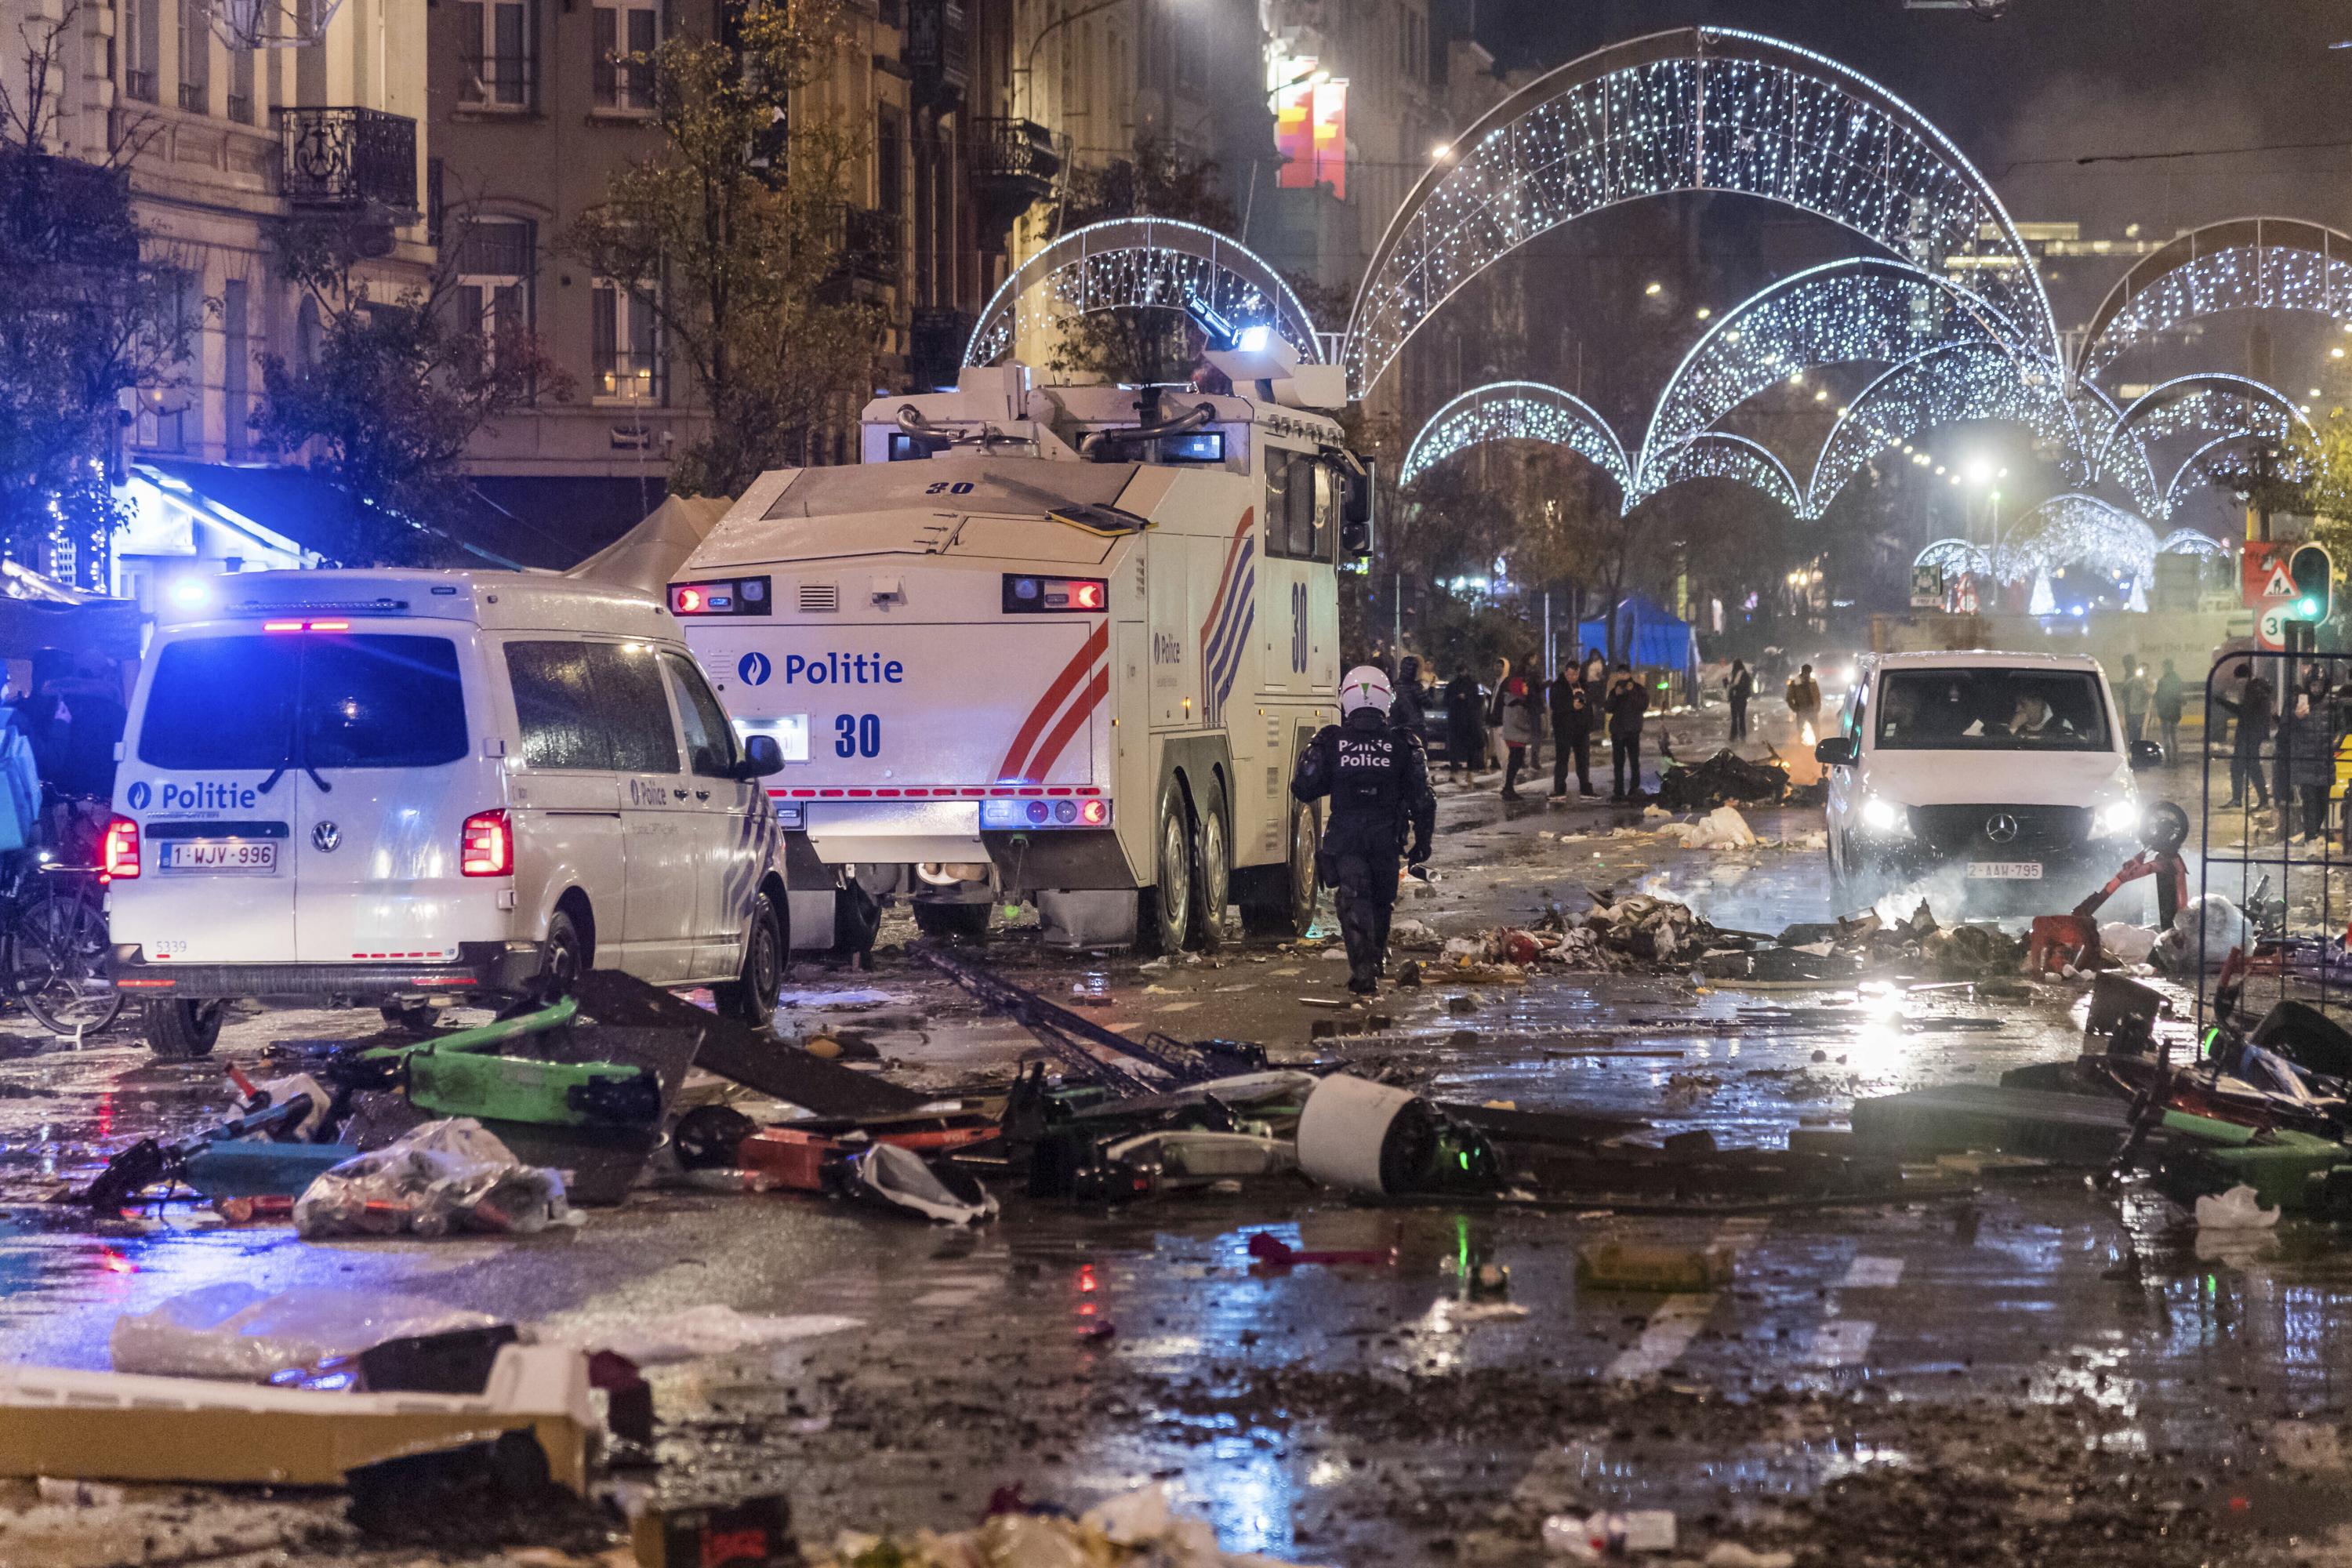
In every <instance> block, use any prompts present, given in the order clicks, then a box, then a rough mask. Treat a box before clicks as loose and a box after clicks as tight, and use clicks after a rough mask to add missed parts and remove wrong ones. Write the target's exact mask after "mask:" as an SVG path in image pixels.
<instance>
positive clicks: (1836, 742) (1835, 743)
mask: <svg viewBox="0 0 2352 1568" xmlns="http://www.w3.org/2000/svg"><path fill="white" fill-rule="evenodd" d="M1861 756H1862V751H1861V748H1859V747H1857V746H1856V745H1855V744H1854V743H1853V740H1852V738H1851V737H1849V736H1845V735H1832V736H1831V737H1830V738H1829V739H1828V740H1826V741H1823V742H1822V743H1821V744H1819V745H1817V746H1815V747H1814V748H1813V761H1815V762H1817V763H1821V764H1822V765H1823V766H1824V767H1832V768H1850V767H1852V766H1853V764H1854V763H1855V762H1857V761H1858V760H1860V758H1861Z"/></svg>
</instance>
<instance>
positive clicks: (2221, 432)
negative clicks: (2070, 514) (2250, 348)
mask: <svg viewBox="0 0 2352 1568" xmlns="http://www.w3.org/2000/svg"><path fill="white" fill-rule="evenodd" d="M2298 426H2300V427H2301V429H2302V431H2303V433H2304V434H2305V435H2309V434H2310V433H2311V421H2310V420H2309V419H2307V418H2306V417H2305V416H2304V412H2303V410H2302V409H2301V408H2299V407H2297V406H2296V405H2295V401H2294V399H2293V398H2292V397H2289V396H2288V395H2286V394H2285V393H2284V392H2281V391H2280V390H2279V389H2278V388H2277V387H2274V386H2271V385H2268V384H2264V383H2263V382H2259V381H2256V380H2254V379H2253V378H2252V377H2251V376H2243V375H2232V374H2229V373H2227V372H2225V371H2210V372H2205V373H2203V374H2196V375H2182V376H2176V377H2174V378H2173V379H2172V380H2170V381H2168V382H2164V383H2162V384H2159V385H2157V386H2152V387H2150V388H2148V390H2147V392H2145V393H2143V394H2141V395H2139V396H2138V397H2136V398H2134V399H2133V400H2132V403H2131V405H2130V406H2129V407H2127V408H2126V409H2125V410H2124V411H2123V412H2122V414H2121V415H2120V416H2118V417H2117V419H2116V428H2115V432H2114V434H2113V435H2111V436H2110V437H2108V439H2107V445H2106V446H2105V447H2104V448H2103V449H2102V450H2101V451H2100V453H2099V458H2098V463H2097V465H2096V467H2097V468H2098V470H2099V471H2101V472H2105V469H2106V467H2107V465H2108V463H2109V461H2110V460H2111V459H2112V458H2114V456H2115V455H2116V446H2117V443H2119V442H2122V441H2125V440H2130V439H2136V440H2137V441H2138V442H2139V444H2140V445H2141V446H2143V447H2152V446H2154V445H2156V444H2157V443H2158V442H2161V441H2168V440H2172V439H2174V438H2176V437H2181V436H2189V435H2196V436H2206V437H2211V436H2220V437H2222V438H2224V439H2234V438H2237V437H2248V436H2260V437H2267V438H2269V439H2271V440H2274V441H2284V440H2287V439H2288V438H2290V437H2292V436H2293V435H2294V433H2295V430H2296V428H2297V427H2298Z"/></svg>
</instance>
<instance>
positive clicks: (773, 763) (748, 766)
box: [735, 735, 784, 779]
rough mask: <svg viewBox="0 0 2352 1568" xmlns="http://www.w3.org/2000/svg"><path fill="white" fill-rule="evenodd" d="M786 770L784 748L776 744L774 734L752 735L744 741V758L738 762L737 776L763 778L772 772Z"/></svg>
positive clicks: (741, 777)
mask: <svg viewBox="0 0 2352 1568" xmlns="http://www.w3.org/2000/svg"><path fill="white" fill-rule="evenodd" d="M783 771H784V749H783V748H782V746H779V745H778V744H776V738H775V737H774V736H773V735H751V736H748V737H746V738H745V740H744V742H743V760H742V762H741V763H739V764H737V766H736V769H735V776H736V777H737V778H740V779H763V778H766V777H767V776H768V775H769V774H770V773H782V772H783Z"/></svg>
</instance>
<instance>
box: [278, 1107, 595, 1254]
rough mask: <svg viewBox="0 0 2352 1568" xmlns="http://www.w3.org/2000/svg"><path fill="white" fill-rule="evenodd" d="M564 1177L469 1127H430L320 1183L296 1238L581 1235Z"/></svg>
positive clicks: (297, 1214) (303, 1210) (302, 1203)
mask: <svg viewBox="0 0 2352 1568" xmlns="http://www.w3.org/2000/svg"><path fill="white" fill-rule="evenodd" d="M578 1223H580V1216H579V1215H577V1214H576V1213H575V1211H574V1210H573V1209H572V1206H571V1205H570V1204H568V1203H566V1202H565V1201H564V1196H563V1177H562V1175H561V1174H560V1173H557V1172H555V1171H552V1170H549V1169H546V1168H544V1167H541V1166H534V1165H526V1164H524V1163H522V1162H521V1161H520V1160H518V1159H516V1158H515V1157H514V1154H513V1152H511V1151H509V1149H508V1148H507V1146H506V1145H505V1144H504V1143H501V1142H499V1140H498V1137H497V1136H496V1135H495V1134H494V1133H491V1132H489V1131H486V1130H485V1129H484V1128H483V1127H482V1124H481V1123H480V1122H478V1121H474V1120H472V1119H471V1118H469V1117H460V1118H458V1119H456V1120H454V1121H428V1122H426V1123H425V1125H424V1126H422V1127H419V1128H417V1129H416V1130H415V1131H413V1132H410V1133H408V1134H407V1135H406V1136H404V1137H403V1138H401V1139H399V1140H398V1141H397V1142H394V1143H391V1144H389V1145H387V1146H386V1147H384V1148H382V1149H379V1150H376V1151H374V1152H372V1153H366V1154H360V1155H355V1156H354V1157H352V1159H350V1160H346V1161H345V1162H344V1163H341V1164H340V1165H337V1166H336V1167H335V1168H334V1169H332V1170H331V1171H328V1172H326V1173H323V1174H321V1175H320V1177H319V1178H318V1179H317V1180H316V1181H313V1182H312V1183H311V1184H310V1186H309V1187H308V1188H306V1189H305V1190H304V1192H303V1194H302V1195H301V1196H300V1197H299V1198H298V1199H297V1200H295V1204H294V1228H295V1229H296V1230H297V1231H298V1232H299V1233H300V1235H301V1236H302V1237H303V1238H304V1239H306V1240H309V1239H312V1238H315V1237H322V1236H420V1237H435V1236H446V1235H448V1234H449V1233H450V1232H452V1231H457V1230H473V1231H491V1232H497V1233H506V1234H512V1235H517V1236H529V1235H531V1234H533V1233H534V1232H537V1231H541V1230H544V1229H546V1228H547V1227H548V1226H551V1225H558V1226H560V1225H576V1224H578Z"/></svg>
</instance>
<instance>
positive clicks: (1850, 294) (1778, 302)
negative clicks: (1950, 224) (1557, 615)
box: [1634, 257, 2016, 499]
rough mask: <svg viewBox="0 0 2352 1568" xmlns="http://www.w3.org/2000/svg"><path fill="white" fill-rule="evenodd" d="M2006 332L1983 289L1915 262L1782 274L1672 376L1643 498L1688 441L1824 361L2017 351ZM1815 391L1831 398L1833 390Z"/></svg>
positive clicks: (1858, 260)
mask: <svg viewBox="0 0 2352 1568" xmlns="http://www.w3.org/2000/svg"><path fill="white" fill-rule="evenodd" d="M2005 330H2006V323H2005V322H2004V321H2003V320H2002V319H2001V317H2000V314H1999V313H1998V312H1997V311H1994V310H1991V309H1990V307H1989V306H1988V305H1986V303H1985V302H1984V301H1983V300H1980V299H1979V298H1978V297H1977V296H1976V295H1974V294H1972V293H1970V292H1969V291H1968V290H1967V289H1961V288H1959V287H1958V286H1957V285H1955V284H1953V283H1950V282H1948V281H1947V280H1946V279H1941V278H1938V277H1937V276H1936V275H1934V274H1933V273H1929V272H1926V271H1923V270H1921V269H1920V268H1916V267H1913V266H1911V265H1910V264H1909V263H1907V262H1901V261H1888V260H1884V259H1881V258H1871V257H1855V258H1848V259H1846V260H1843V261H1834V262H1831V263H1828V264H1827V265H1824V266H1821V267H1814V268H1808V269H1806V270H1805V271H1802V272H1800V273H1797V274H1795V275H1793V276H1791V277H1789V278H1785V279H1781V280H1780V281H1779V282H1777V283H1773V284H1771V285H1769V287H1767V288H1765V289H1760V290H1759V291H1758V292H1757V293H1755V294H1752V295H1750V296H1749V297H1748V299H1746V300H1742V301H1741V302H1740V303H1739V304H1738V305H1736V306H1734V307H1733V308H1732V309H1731V310H1727V311H1726V312H1725V313H1724V314H1723V315H1722V316H1721V317H1720V318H1719V319H1717V321H1715V323H1714V324H1713V325H1712V326H1710V327H1709V328H1708V329H1707V331H1706V333H1705V334H1704V335H1703V336H1702V337H1701V338H1700V339H1699V341H1698V342H1696V344H1694V345H1693V346H1692V348H1691V350H1690V352H1689V353H1687V354H1685V355H1684V356H1683V361H1682V363H1680V364H1679V365H1677V366H1675V373H1674V374H1673V375H1672V376H1670V377H1668V378H1667V381H1666V384H1665V387H1664V390H1663V391H1662V392H1661V393H1660V394H1659V396H1658V405H1657V411H1656V412H1655V413H1654V415H1653V416H1651V420H1650V431H1649V435H1648V437H1646V438H1645V439H1644V441H1643V447H1642V458H1641V461H1640V463H1639V464H1638V465H1637V466H1636V468H1635V479H1636V484H1635V486H1634V493H1635V496H1636V497H1637V499H1638V498H1640V497H1645V496H1648V495H1650V494H1653V493H1654V491H1655V489H1657V486H1656V485H1655V484H1654V483H1653V477H1654V475H1656V474H1658V473H1661V472H1663V471H1664V466H1665V464H1666V461H1667V459H1668V458H1670V457H1671V456H1672V455H1673V454H1674V453H1675V452H1676V451H1677V450H1678V449H1679V448H1680V447H1682V445H1683V444H1684V443H1685V442H1687V441H1689V440H1690V439H1692V438H1693V437H1696V436H1698V435H1700V434H1701V433H1702V432H1705V431H1708V430H1712V429H1717V428H1719V427H1720V426H1721V425H1722V422H1723V421H1724V420H1725V419H1726V418H1727V417H1728V416H1731V415H1732V414H1733V413H1734V412H1735V411H1736V410H1738V408H1739V407H1740V406H1741V405H1743V404H1746V403H1747V402H1748V400H1749V399H1751V398H1754V397H1756V396H1758V395H1760V394H1762V393H1765V392H1768V391H1769V390H1770V389H1772V388H1774V387H1776V386H1781V385H1784V384H1789V383H1791V382H1802V381H1804V380H1805V378H1806V376H1807V375H1808V374H1809V373H1811V372H1812V371H1814V370H1816V369H1818V368H1821V367H1823V366H1828V365H1839V364H1864V365H1893V364H1895V363H1901V362H1904V361H1906V360H1910V359H1913V358H1916V356H1918V355H1919V354H1921V353H1927V352H1928V351H1929V350H1932V349H1936V348H1940V347H1945V346H1948V345H1950V344H1955V343H1961V342H1990V343H1996V344H2002V345H2003V346H2004V347H2007V348H2009V349H2010V350H2011V352H2012V353H2014V352H2016V351H2015V347H2014V345H2012V344H2007V343H2006V342H2005V340H2004V339H2003V338H2002V336H2001V333H2002V332H2003V331H2005ZM1814 395H1815V396H1816V397H1817V398H1820V399H1822V400H1823V401H1826V399H1827V396H1828V389H1827V388H1826V387H1817V388H1816V389H1815V393H1814Z"/></svg>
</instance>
